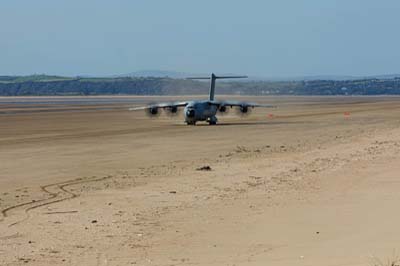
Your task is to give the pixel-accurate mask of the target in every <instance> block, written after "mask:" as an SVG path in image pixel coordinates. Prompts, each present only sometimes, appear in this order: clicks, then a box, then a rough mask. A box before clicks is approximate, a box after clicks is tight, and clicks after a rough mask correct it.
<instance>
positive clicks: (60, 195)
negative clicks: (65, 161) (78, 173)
mask: <svg viewBox="0 0 400 266" xmlns="http://www.w3.org/2000/svg"><path fill="white" fill-rule="evenodd" d="M111 177H112V176H104V177H100V178H97V177H92V178H85V179H84V178H77V179H72V180H67V181H63V182H57V183H52V184H47V185H44V186H40V189H41V190H42V191H43V192H44V193H46V194H47V195H49V197H47V198H45V199H40V200H32V201H29V202H24V203H20V204H16V205H12V206H9V207H7V208H4V209H2V210H1V211H0V212H1V214H2V216H3V219H2V220H4V219H5V218H7V217H9V216H10V215H9V213H10V212H11V211H14V210H17V209H19V208H22V207H25V209H24V210H23V212H24V213H25V218H23V219H21V220H19V221H17V222H14V223H12V224H10V225H9V226H13V225H16V224H19V223H21V222H24V221H26V220H28V219H29V212H30V211H31V210H34V209H37V208H40V207H44V206H48V205H51V204H55V203H58V202H62V201H66V200H70V199H73V198H76V197H78V196H79V194H76V193H74V192H71V191H69V190H67V189H66V187H68V186H73V185H79V184H85V183H90V182H100V181H104V180H106V179H109V178H111ZM54 190H55V191H54ZM2 220H0V221H2Z"/></svg>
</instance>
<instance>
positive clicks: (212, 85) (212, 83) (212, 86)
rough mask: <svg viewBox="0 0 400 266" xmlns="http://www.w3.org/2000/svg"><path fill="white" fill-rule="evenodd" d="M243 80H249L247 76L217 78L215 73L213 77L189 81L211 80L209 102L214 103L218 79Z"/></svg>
mask: <svg viewBox="0 0 400 266" xmlns="http://www.w3.org/2000/svg"><path fill="white" fill-rule="evenodd" d="M241 78H247V76H216V75H215V74H214V73H212V74H211V77H192V78H187V79H209V80H210V92H209V100H210V101H214V96H215V81H216V80H217V79H241Z"/></svg>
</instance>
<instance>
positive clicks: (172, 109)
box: [167, 106, 178, 114]
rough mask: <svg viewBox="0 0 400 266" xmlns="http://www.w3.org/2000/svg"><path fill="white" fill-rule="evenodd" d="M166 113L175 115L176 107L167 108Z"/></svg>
mask: <svg viewBox="0 0 400 266" xmlns="http://www.w3.org/2000/svg"><path fill="white" fill-rule="evenodd" d="M167 110H168V112H170V113H173V114H176V113H177V112H178V107H177V106H171V107H168V108H167Z"/></svg>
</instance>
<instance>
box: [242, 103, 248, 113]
mask: <svg viewBox="0 0 400 266" xmlns="http://www.w3.org/2000/svg"><path fill="white" fill-rule="evenodd" d="M248 111H249V107H248V106H245V105H242V106H240V112H241V113H243V114H246V113H247V112H248Z"/></svg>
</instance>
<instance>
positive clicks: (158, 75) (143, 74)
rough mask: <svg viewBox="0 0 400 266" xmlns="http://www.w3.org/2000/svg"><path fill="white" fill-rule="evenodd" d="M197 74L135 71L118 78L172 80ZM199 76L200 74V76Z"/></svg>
mask: <svg viewBox="0 0 400 266" xmlns="http://www.w3.org/2000/svg"><path fill="white" fill-rule="evenodd" d="M198 75H199V74H193V73H186V72H178V71H164V70H141V71H135V72H131V73H127V74H123V75H118V77H156V78H165V77H168V78H173V79H183V78H186V77H191V76H198ZM200 75H201V74H200Z"/></svg>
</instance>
